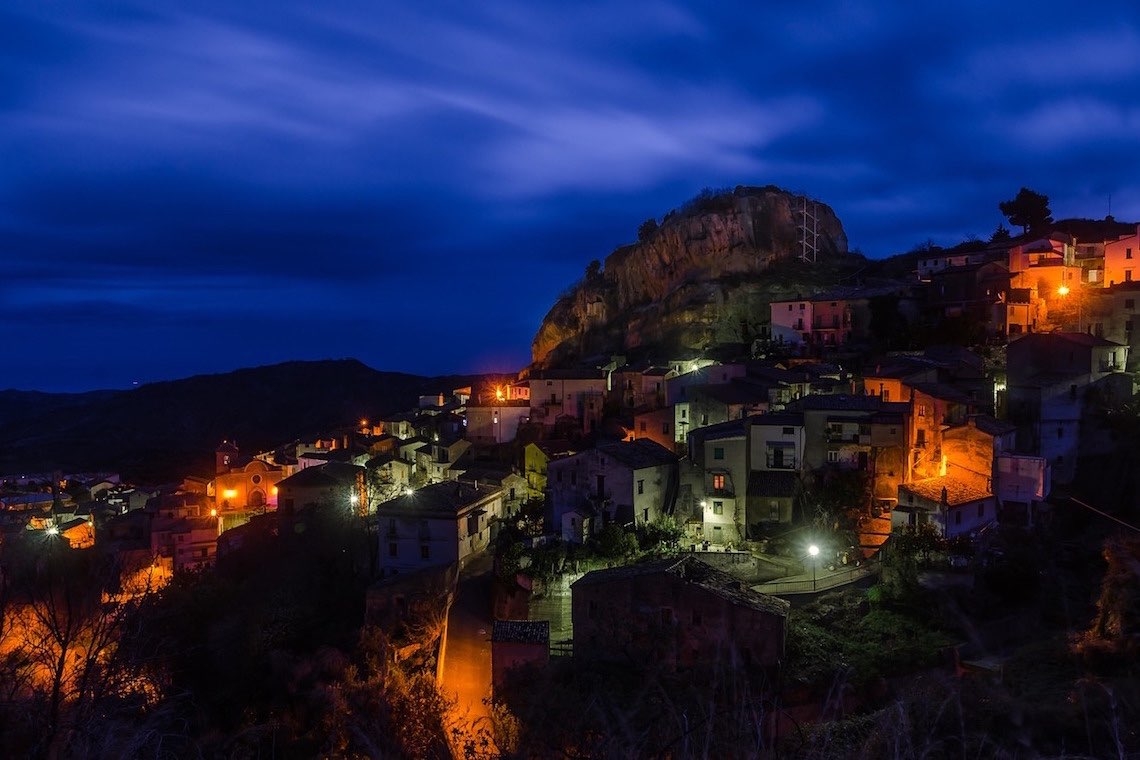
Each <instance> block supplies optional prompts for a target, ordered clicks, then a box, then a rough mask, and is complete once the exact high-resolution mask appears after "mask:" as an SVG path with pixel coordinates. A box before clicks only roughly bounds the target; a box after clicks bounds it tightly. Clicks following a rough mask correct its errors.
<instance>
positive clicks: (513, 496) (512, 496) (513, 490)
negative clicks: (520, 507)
mask: <svg viewBox="0 0 1140 760" xmlns="http://www.w3.org/2000/svg"><path fill="white" fill-rule="evenodd" d="M510 498H512V499H513V498H515V489H513V488H512V489H511V496H510Z"/></svg>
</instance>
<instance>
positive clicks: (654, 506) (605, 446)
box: [546, 439, 678, 541]
mask: <svg viewBox="0 0 1140 760" xmlns="http://www.w3.org/2000/svg"><path fill="white" fill-rule="evenodd" d="M546 487H547V492H548V494H549V499H548V506H547V509H548V511H549V512H550V517H551V522H552V524H553V525H554V527H555V528H556V529H559V530H562V529H563V525H564V521H563V516H564V515H566V514H568V513H571V512H575V511H580V512H582V514H584V515H591V516H594V517H597V518H599V519H597V520H595V521H594V522H593V524H594V527H595V528H600V527H602V526H603V525H605V524H607V523H609V522H617V523H619V524H621V525H633V524H636V525H644V524H646V523H649V522H653V521H654V520H657V519H659V518H660V517H661V516H662V515H663V514H665V513H667V512H669V511H671V510H672V508H673V504H674V502H675V501H676V498H677V490H678V482H677V456H676V455H675V454H674V453H673V452H671V451H669V450H668V449H666V448H665V447H664V446H662V445H660V444H659V443H655V442H653V441H651V440H648V439H639V440H635V441H620V442H612V443H602V444H599V445H598V446H597V448H593V449H589V450H587V451H581V452H579V453H577V454H573V455H571V456H568V457H564V458H562V459H555V460H551V462H550V463H549V465H548V468H547V486H546ZM566 524H567V525H569V522H568V521H567V522H566ZM563 538H564V539H565V540H567V541H570V540H573V539H574V536H573V535H570V534H564V535H563Z"/></svg>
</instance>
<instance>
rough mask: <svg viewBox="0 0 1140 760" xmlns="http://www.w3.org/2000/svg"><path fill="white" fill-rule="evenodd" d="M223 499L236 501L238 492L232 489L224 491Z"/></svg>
mask: <svg viewBox="0 0 1140 760" xmlns="http://www.w3.org/2000/svg"><path fill="white" fill-rule="evenodd" d="M222 497H223V498H225V499H236V498H237V491H235V490H234V489H232V488H227V489H226V490H224V491H222Z"/></svg>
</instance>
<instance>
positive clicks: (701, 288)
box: [531, 187, 847, 366]
mask: <svg viewBox="0 0 1140 760" xmlns="http://www.w3.org/2000/svg"><path fill="white" fill-rule="evenodd" d="M801 207H802V200H801V198H800V197H799V196H795V195H793V194H791V193H788V192H785V191H783V190H780V189H779V188H776V187H764V188H754V187H738V188H737V189H736V190H735V191H733V192H731V193H724V194H720V195H702V196H699V197H698V198H696V199H694V200H693V201H691V202H690V203H689V204H687V205H686V206H685V207H683V208H682V209H680V210H679V211H674V212H670V213H669V214H667V215H666V217H665V220H664V221H663V222H662V224H661V226H660V227H657V228H656V229H655V230H652V231H646V234H643V235H642V240H641V241H640V242H638V243H635V244H633V245H629V246H625V247H623V248H619V249H617V250H616V251H614V252H613V253H611V254H610V255H609V256H608V257H607V258H606V260H605V265H604V268H603V270H602V272H601V273H597V274H594V275H589V274H588V275H587V277H586V279H585V280H583V281H582V282H580V283H578V284H577V285H576V286H575V287H574V288H572V289H571V290H570V291H569V292H568V293H567V294H566V295H565V296H563V297H562V298H560V299H559V300H558V301H557V302H556V303H555V304H554V307H553V308H552V309H551V310H550V312H549V313H548V314H547V315H546V317H545V318H544V319H543V321H542V325H541V326H540V327H539V329H538V333H537V335H535V338H534V342H533V343H532V345H531V353H532V356H533V358H534V362H535V363H536V365H538V366H550V365H553V364H556V363H559V362H563V361H568V360H571V359H573V358H576V357H580V356H585V355H589V354H593V353H602V352H610V351H628V350H631V349H636V348H639V347H645V346H650V345H653V346H662V347H668V348H669V349H671V350H676V349H686V348H689V349H700V348H703V347H705V346H707V345H709V344H711V343H738V342H748V341H749V340H750V338H751V337H754V335H752V333H753V332H754V330H755V328H756V327H757V326H758V325H759V324H761V323H767V321H768V313H767V305H768V302H769V301H771V300H773V298H779V297H783V295H784V294H786V293H788V292H793V291H792V290H789V289H790V288H791V289H794V288H796V287H797V285H798V283H790V282H787V281H785V280H780V281H777V280H776V279H775V278H773V277H771V276H769V275H770V273H771V268H772V266H773V265H774V264H777V263H779V262H782V261H788V260H791V259H794V258H796V257H798V256H799V254H800V251H801V243H800V240H801V238H800V233H799V226H800V224H801V220H802V215H801V213H800V209H801ZM808 209H809V211H811V212H813V213H814V215H815V218H816V224H815V231H816V233H817V234H818V237H817V238H816V245H817V250H818V254H817V261H818V262H828V261H830V262H834V261H835V260H838V259H842V258H844V257H845V256H846V254H847V236H846V235H845V234H844V232H843V226H842V225H841V224H840V222H839V219H838V218H836V216H835V213H834V212H833V211H832V210H831V208H829V207H828V206H826V205H825V204H822V203H813V202H811V201H808ZM810 224H811V223H810V221H809V226H810ZM804 284H806V285H810V284H811V283H804ZM801 289H802V288H801ZM811 289H812V288H811V287H808V288H807V290H811Z"/></svg>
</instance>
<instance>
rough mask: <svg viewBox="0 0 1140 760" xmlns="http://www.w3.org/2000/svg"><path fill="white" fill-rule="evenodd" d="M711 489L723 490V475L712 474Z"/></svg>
mask: <svg viewBox="0 0 1140 760" xmlns="http://www.w3.org/2000/svg"><path fill="white" fill-rule="evenodd" d="M713 490H715V491H723V490H724V475H713Z"/></svg>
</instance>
